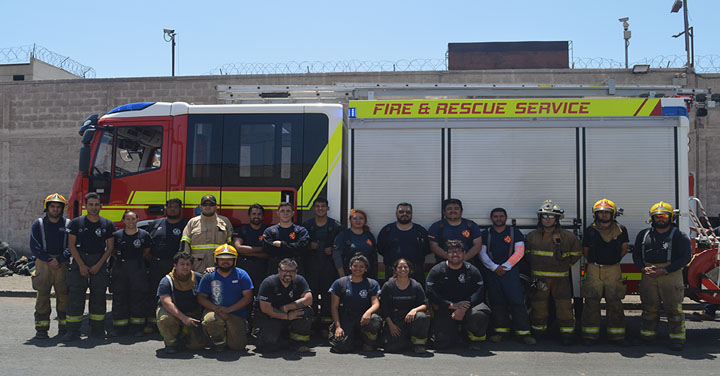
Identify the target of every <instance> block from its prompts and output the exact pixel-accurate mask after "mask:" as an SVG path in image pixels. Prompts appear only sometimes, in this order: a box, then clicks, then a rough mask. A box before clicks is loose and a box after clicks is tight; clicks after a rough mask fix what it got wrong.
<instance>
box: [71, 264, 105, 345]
mask: <svg viewBox="0 0 720 376" xmlns="http://www.w3.org/2000/svg"><path fill="white" fill-rule="evenodd" d="M80 257H81V258H82V260H83V262H84V263H85V265H86V266H87V267H88V268H91V267H92V266H93V265H95V264H96V263H97V262H98V261H100V259H101V258H102V253H93V254H88V253H80ZM108 279H109V278H108V272H107V268H106V265H102V267H101V268H100V270H98V272H97V274H89V275H88V277H83V276H82V275H81V274H80V268H79V267H78V264H77V263H76V262H73V263H71V264H70V271H69V272H68V275H67V285H68V305H67V329H68V330H72V331H76V332H77V331H80V324H81V323H82V319H83V312H84V311H85V293H86V291H87V289H88V287H90V303H89V310H90V328H91V329H92V330H96V331H99V330H104V328H105V324H104V322H105V311H106V309H105V293H106V291H107V286H108Z"/></svg>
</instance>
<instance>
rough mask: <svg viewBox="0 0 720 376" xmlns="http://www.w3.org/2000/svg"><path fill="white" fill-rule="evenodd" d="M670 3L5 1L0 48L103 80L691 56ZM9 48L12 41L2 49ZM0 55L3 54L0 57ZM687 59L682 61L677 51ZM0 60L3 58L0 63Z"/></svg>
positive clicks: (707, 36) (716, 7) (707, 14)
mask: <svg viewBox="0 0 720 376" xmlns="http://www.w3.org/2000/svg"><path fill="white" fill-rule="evenodd" d="M673 2H674V0H603V1H597V0H594V1H593V0H575V1H566V0H541V1H537V0H500V1H488V0H475V1H456V0H435V1H426V0H416V1H406V0H384V1H377V0H365V1H326V0H317V1H312V0H310V1H285V0H275V1H253V2H250V1H245V0H235V1H212V0H205V1H184V0H175V1H148V0H146V1H135V0H126V1H122V2H115V1H97V0H94V1H85V0H78V1H66V2H59V1H54V2H45V1H43V2H38V1H28V2H22V1H14V0H0V14H2V15H3V16H2V22H0V52H2V50H3V49H8V48H13V47H19V46H28V45H33V44H36V45H39V46H42V47H45V48H47V49H48V50H50V51H52V52H54V53H57V54H59V55H63V56H66V57H69V58H71V59H73V60H75V61H77V62H79V63H80V64H83V65H86V66H90V67H92V68H93V69H94V70H95V72H96V77H98V78H114V77H154V76H169V75H170V73H171V44H170V43H168V42H165V41H164V40H163V29H164V28H170V29H175V30H176V33H177V37H176V42H177V46H176V75H179V76H191V75H205V74H211V73H212V72H217V68H219V67H222V66H225V65H227V64H242V63H262V64H271V63H275V64H283V63H288V62H299V61H319V62H331V61H348V60H359V61H398V60H403V59H404V60H411V59H444V57H445V53H446V51H447V45H448V43H453V42H502V41H572V52H571V54H572V56H573V57H575V58H594V59H597V58H605V59H612V60H615V61H618V62H623V63H624V60H625V55H624V54H625V52H624V51H625V47H624V46H625V44H624V41H623V28H622V23H621V22H619V21H618V18H621V17H629V18H630V20H629V21H628V23H629V24H630V30H631V32H632V38H631V40H630V47H629V61H630V64H631V65H632V64H633V63H634V62H641V61H642V60H643V59H652V58H655V57H656V56H672V55H677V56H680V57H684V56H685V48H684V46H685V40H684V38H683V37H680V38H673V37H672V35H673V34H677V33H679V32H681V31H682V30H683V28H684V23H683V16H682V10H681V11H680V13H670V8H671V6H672V4H673ZM688 3H689V4H688V10H689V21H690V22H689V23H690V26H693V27H694V34H695V55H696V56H713V55H714V56H715V59H716V64H718V65H720V43H718V41H717V39H718V38H720V28H718V27H717V21H716V20H717V17H718V15H719V14H720V1H718V0H688ZM6 51H7V50H6ZM0 59H2V56H0ZM681 61H684V59H681ZM0 63H7V61H2V60H0Z"/></svg>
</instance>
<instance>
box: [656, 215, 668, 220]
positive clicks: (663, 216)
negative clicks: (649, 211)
mask: <svg viewBox="0 0 720 376" xmlns="http://www.w3.org/2000/svg"><path fill="white" fill-rule="evenodd" d="M654 217H655V218H660V219H668V218H670V216H669V215H667V214H655V215H654Z"/></svg>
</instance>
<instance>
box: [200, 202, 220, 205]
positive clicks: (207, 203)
mask: <svg viewBox="0 0 720 376" xmlns="http://www.w3.org/2000/svg"><path fill="white" fill-rule="evenodd" d="M216 205H217V204H213V203H212V202H203V203H202V205H200V206H216Z"/></svg>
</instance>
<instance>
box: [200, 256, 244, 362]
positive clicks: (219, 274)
mask: <svg viewBox="0 0 720 376" xmlns="http://www.w3.org/2000/svg"><path fill="white" fill-rule="evenodd" d="M236 260H237V251H236V250H235V248H233V246H231V245H227V244H224V245H221V246H219V247H217V248H216V249H215V252H213V261H215V265H216V267H215V270H214V271H212V272H209V273H206V274H205V275H204V276H203V277H202V280H200V286H198V303H200V305H201V306H203V307H204V308H205V311H204V312H203V320H202V325H203V327H204V328H205V332H206V333H207V334H208V336H209V337H210V341H211V342H212V346H213V350H214V351H216V352H222V351H224V350H225V345H226V344H227V347H229V348H230V349H232V350H245V346H246V345H247V324H246V323H245V319H246V318H247V313H246V307H248V306H249V305H250V303H252V298H253V295H252V290H253V284H252V280H251V279H250V276H249V275H248V274H247V273H246V272H245V271H244V270H242V269H240V268H236V267H235V261H236Z"/></svg>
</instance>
